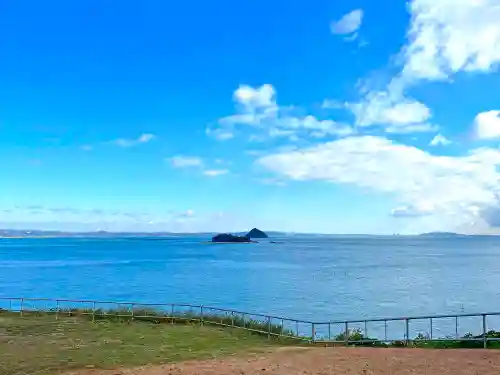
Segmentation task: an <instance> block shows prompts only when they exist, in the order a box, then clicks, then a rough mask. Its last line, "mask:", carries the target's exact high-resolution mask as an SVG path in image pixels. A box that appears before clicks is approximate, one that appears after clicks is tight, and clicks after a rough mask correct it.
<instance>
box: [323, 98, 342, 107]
mask: <svg viewBox="0 0 500 375" xmlns="http://www.w3.org/2000/svg"><path fill="white" fill-rule="evenodd" d="M346 106H347V103H344V102H342V101H340V100H335V99H325V100H323V103H321V108H327V109H343V108H346Z"/></svg>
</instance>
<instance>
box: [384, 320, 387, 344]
mask: <svg viewBox="0 0 500 375" xmlns="http://www.w3.org/2000/svg"><path fill="white" fill-rule="evenodd" d="M384 338H385V341H386V342H387V320H384Z"/></svg>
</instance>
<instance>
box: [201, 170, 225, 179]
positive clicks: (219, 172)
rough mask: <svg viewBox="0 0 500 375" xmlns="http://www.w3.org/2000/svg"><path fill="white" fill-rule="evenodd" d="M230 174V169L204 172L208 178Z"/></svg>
mask: <svg viewBox="0 0 500 375" xmlns="http://www.w3.org/2000/svg"><path fill="white" fill-rule="evenodd" d="M228 173H229V170H228V169H207V170H205V171H203V174H204V175H205V176H208V177H217V176H222V175H225V174H228Z"/></svg>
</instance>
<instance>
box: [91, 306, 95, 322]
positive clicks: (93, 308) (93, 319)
mask: <svg viewBox="0 0 500 375" xmlns="http://www.w3.org/2000/svg"><path fill="white" fill-rule="evenodd" d="M92 322H95V302H92Z"/></svg>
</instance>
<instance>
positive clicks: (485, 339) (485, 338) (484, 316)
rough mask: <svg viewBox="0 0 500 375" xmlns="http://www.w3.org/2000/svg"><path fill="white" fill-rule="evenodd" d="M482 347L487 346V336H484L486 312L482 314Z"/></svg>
mask: <svg viewBox="0 0 500 375" xmlns="http://www.w3.org/2000/svg"><path fill="white" fill-rule="evenodd" d="M483 347H484V348H485V349H486V348H487V347H488V338H487V337H486V314H483Z"/></svg>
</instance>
